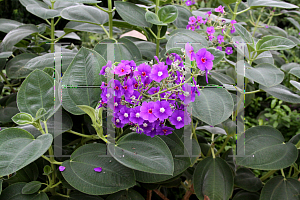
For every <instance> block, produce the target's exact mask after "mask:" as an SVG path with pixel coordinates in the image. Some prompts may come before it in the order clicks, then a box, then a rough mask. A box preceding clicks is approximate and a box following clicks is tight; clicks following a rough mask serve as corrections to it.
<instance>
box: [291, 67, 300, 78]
mask: <svg viewBox="0 0 300 200" xmlns="http://www.w3.org/2000/svg"><path fill="white" fill-rule="evenodd" d="M289 73H290V74H293V75H294V76H296V77H297V78H300V67H294V68H293V69H291V70H290V71H289Z"/></svg>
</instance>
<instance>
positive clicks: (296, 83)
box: [290, 80, 300, 90]
mask: <svg viewBox="0 0 300 200" xmlns="http://www.w3.org/2000/svg"><path fill="white" fill-rule="evenodd" d="M290 83H291V84H292V85H293V86H294V87H295V88H297V89H298V90H300V83H299V82H297V81H293V80H290Z"/></svg>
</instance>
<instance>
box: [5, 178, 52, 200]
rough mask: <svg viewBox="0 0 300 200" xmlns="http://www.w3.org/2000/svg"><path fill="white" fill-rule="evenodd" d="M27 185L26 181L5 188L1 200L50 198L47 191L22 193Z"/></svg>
mask: <svg viewBox="0 0 300 200" xmlns="http://www.w3.org/2000/svg"><path fill="white" fill-rule="evenodd" d="M25 185H26V183H24V182H19V183H15V184H12V185H10V186H8V187H7V188H5V190H3V192H2V194H1V196H0V200H49V198H48V196H47V194H46V193H44V192H41V193H39V194H22V189H23V187H24V186H25Z"/></svg>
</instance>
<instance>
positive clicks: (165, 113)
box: [153, 101, 172, 121]
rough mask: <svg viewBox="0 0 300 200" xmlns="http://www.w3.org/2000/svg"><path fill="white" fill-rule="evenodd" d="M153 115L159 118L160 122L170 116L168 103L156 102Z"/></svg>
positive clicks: (170, 111)
mask: <svg viewBox="0 0 300 200" xmlns="http://www.w3.org/2000/svg"><path fill="white" fill-rule="evenodd" d="M153 113H154V115H155V116H156V117H157V118H159V120H160V121H163V120H165V119H167V118H168V117H169V116H170V115H171V114H172V109H171V108H170V105H169V102H167V101H156V102H155V104H154V110H153Z"/></svg>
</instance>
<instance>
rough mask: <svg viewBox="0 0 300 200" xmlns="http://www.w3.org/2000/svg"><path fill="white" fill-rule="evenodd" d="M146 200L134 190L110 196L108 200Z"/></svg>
mask: <svg viewBox="0 0 300 200" xmlns="http://www.w3.org/2000/svg"><path fill="white" fill-rule="evenodd" d="M116 199H118V200H145V198H144V197H143V196H142V195H141V194H140V193H138V192H137V191H135V190H133V189H129V190H122V191H120V192H117V193H115V194H111V195H109V196H108V197H107V198H106V200H116Z"/></svg>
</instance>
